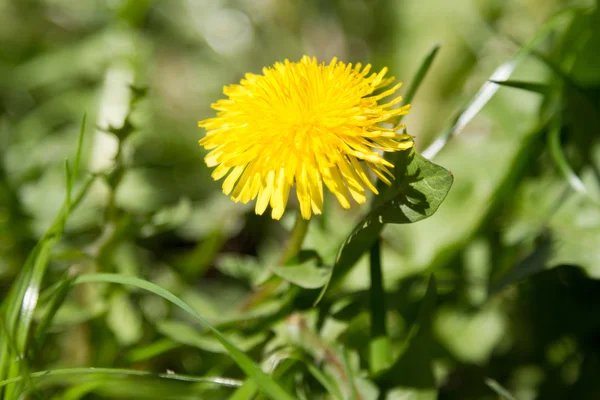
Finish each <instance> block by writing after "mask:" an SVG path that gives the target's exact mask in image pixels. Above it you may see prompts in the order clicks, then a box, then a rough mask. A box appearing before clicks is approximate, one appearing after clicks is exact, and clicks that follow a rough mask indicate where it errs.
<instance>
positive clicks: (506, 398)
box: [484, 378, 517, 400]
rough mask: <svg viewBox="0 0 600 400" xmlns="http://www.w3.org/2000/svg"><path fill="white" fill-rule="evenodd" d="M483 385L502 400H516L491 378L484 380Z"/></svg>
mask: <svg viewBox="0 0 600 400" xmlns="http://www.w3.org/2000/svg"><path fill="white" fill-rule="evenodd" d="M484 382H485V384H486V385H487V386H488V387H489V388H490V389H492V390H493V391H494V392H496V394H497V395H498V396H500V397H501V398H502V399H504V400H517V399H516V398H515V397H514V396H513V395H512V394H510V392H509V391H508V390H506V389H505V388H504V387H503V386H502V385H500V384H499V383H498V382H496V381H495V380H493V379H491V378H486V379H485V380H484Z"/></svg>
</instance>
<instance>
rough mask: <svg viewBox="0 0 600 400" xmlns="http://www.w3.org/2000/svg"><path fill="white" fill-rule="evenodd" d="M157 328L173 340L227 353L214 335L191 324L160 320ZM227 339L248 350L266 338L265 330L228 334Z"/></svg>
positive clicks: (241, 348)
mask: <svg viewBox="0 0 600 400" xmlns="http://www.w3.org/2000/svg"><path fill="white" fill-rule="evenodd" d="M157 330H158V331H159V332H160V333H162V334H163V335H165V336H168V337H169V338H170V339H172V340H174V341H175V342H178V343H182V344H186V345H188V346H193V347H197V348H199V349H202V350H205V351H210V352H213V353H227V349H225V348H223V345H222V344H221V343H220V342H219V340H218V339H216V338H215V337H214V336H209V335H207V334H201V333H199V332H198V330H197V329H194V328H193V327H192V326H190V325H188V324H185V323H183V322H178V321H169V320H167V321H162V322H160V323H159V324H158V325H157ZM227 338H228V339H229V341H231V343H233V344H234V345H236V346H237V347H238V348H239V349H240V350H242V351H249V350H251V349H253V348H254V347H256V346H257V345H258V344H260V343H262V342H264V340H265V339H266V338H267V332H266V331H263V332H259V333H257V334H255V335H252V336H241V335H240V334H229V335H228V337H227Z"/></svg>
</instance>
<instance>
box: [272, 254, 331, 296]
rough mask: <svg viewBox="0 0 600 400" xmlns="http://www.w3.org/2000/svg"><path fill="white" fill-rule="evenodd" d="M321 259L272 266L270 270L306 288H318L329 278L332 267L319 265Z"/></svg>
mask: <svg viewBox="0 0 600 400" xmlns="http://www.w3.org/2000/svg"><path fill="white" fill-rule="evenodd" d="M318 263H319V261H318V260H317V259H315V258H312V259H310V260H308V261H305V262H303V263H301V264H298V265H285V266H282V267H281V266H280V267H271V268H270V270H271V272H273V273H274V274H275V275H277V276H279V277H280V278H283V279H285V280H286V281H288V282H291V283H293V284H294V285H298V286H300V287H302V288H304V289H318V288H320V287H323V286H324V285H325V284H326V283H327V281H328V280H329V276H330V275H331V269H329V268H324V267H319V266H318Z"/></svg>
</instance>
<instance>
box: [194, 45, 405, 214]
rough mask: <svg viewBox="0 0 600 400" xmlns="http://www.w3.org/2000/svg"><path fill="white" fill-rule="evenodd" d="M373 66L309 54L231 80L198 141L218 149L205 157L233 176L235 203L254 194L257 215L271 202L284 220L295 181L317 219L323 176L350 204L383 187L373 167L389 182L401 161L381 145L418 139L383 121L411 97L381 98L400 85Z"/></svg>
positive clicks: (305, 207) (229, 188)
mask: <svg viewBox="0 0 600 400" xmlns="http://www.w3.org/2000/svg"><path fill="white" fill-rule="evenodd" d="M370 70H371V65H366V66H364V67H363V66H362V65H361V64H356V65H354V66H353V65H352V64H345V63H343V62H338V61H337V59H335V58H334V59H333V60H332V61H331V62H330V63H329V64H324V63H318V62H317V60H316V59H315V58H314V57H308V56H304V57H303V58H302V59H301V60H300V61H299V62H290V61H288V60H285V61H284V62H283V63H279V62H278V63H276V64H275V65H274V66H273V67H267V68H264V69H263V74H262V75H255V74H251V73H248V74H246V75H245V77H244V79H242V80H241V82H240V83H239V84H234V85H229V86H226V87H225V88H224V89H223V93H224V94H225V95H226V96H227V97H228V98H227V99H222V100H219V101H217V102H216V103H214V104H213V105H212V108H213V109H215V110H217V111H218V113H217V116H216V117H215V118H210V119H206V120H203V121H200V122H199V123H198V125H199V126H200V127H202V128H204V129H206V130H207V133H206V136H205V137H204V138H203V139H201V140H200V142H199V143H200V145H201V146H204V147H205V148H206V149H208V150H210V152H209V153H208V154H207V156H206V158H205V161H206V164H207V165H208V166H209V167H216V168H215V169H214V171H213V173H212V177H213V178H214V179H215V180H219V179H221V178H223V177H225V176H227V177H226V178H225V180H224V182H223V192H224V193H225V194H227V195H231V198H232V199H233V200H234V201H236V202H238V201H241V202H243V203H247V202H249V201H250V200H254V199H256V206H255V211H256V213H257V214H263V213H264V212H265V210H266V209H267V207H268V206H269V205H270V206H271V209H272V212H271V216H272V218H274V219H279V218H281V216H282V215H283V213H284V211H285V208H286V205H287V202H288V196H289V193H290V190H291V188H292V187H294V186H295V189H296V196H297V198H298V204H299V207H300V212H301V214H302V217H303V218H304V219H309V218H310V216H311V215H312V214H320V213H321V211H322V210H323V184H324V185H325V186H326V187H327V188H328V189H329V190H330V191H331V192H332V193H333V194H334V195H335V197H336V198H337V200H338V201H339V203H340V204H341V205H342V207H344V208H349V207H350V203H351V199H354V200H355V201H356V202H357V203H359V204H361V203H365V202H366V192H365V187H366V188H368V189H370V190H371V191H373V192H374V193H375V194H377V189H376V188H375V186H374V185H373V184H372V183H371V181H370V179H369V176H368V175H367V172H366V171H365V169H369V170H371V171H373V172H374V173H375V175H377V176H378V177H379V179H381V180H382V181H384V182H385V183H387V184H388V185H389V184H390V178H392V177H393V175H392V173H391V172H390V170H389V168H393V165H392V164H390V163H389V162H388V161H386V160H385V159H384V158H383V157H382V155H381V154H380V152H379V151H378V150H382V151H386V152H391V151H398V150H405V149H408V148H410V147H411V146H412V145H413V141H412V137H411V136H409V135H407V134H401V133H398V131H399V130H400V129H401V128H403V126H400V125H399V126H391V127H387V128H385V127H382V126H381V124H382V123H384V122H388V121H390V120H391V119H392V118H394V117H396V116H399V115H403V114H406V113H407V112H408V109H409V107H410V106H409V105H405V106H402V107H400V106H396V105H397V104H398V103H400V102H401V101H402V98H401V97H399V96H398V97H395V98H393V99H392V100H391V101H387V102H385V103H383V102H382V100H383V99H385V98H388V97H389V96H391V95H393V94H394V93H395V92H396V91H397V90H398V88H400V85H401V84H396V85H395V86H392V87H389V86H390V84H391V83H392V82H393V80H394V78H393V77H391V78H385V75H386V73H387V68H384V69H383V70H381V72H379V73H371V74H369V72H370ZM386 88H387V89H386ZM380 103H381V104H380ZM365 167H366V168H365Z"/></svg>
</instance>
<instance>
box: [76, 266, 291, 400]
mask: <svg viewBox="0 0 600 400" xmlns="http://www.w3.org/2000/svg"><path fill="white" fill-rule="evenodd" d="M92 282H94V283H101V282H104V283H117V284H121V285H128V286H133V287H137V288H139V289H143V290H146V291H148V292H150V293H153V294H155V295H157V296H160V297H162V298H164V299H166V300H168V301H170V302H171V303H173V304H174V305H176V306H178V307H179V308H181V309H182V310H183V311H185V312H187V313H188V314H189V315H191V316H192V317H194V318H195V319H197V320H198V321H200V322H201V323H202V324H203V325H205V326H206V327H207V328H208V329H209V330H210V331H212V332H213V333H214V334H215V336H216V338H217V339H218V340H219V342H221V344H222V345H223V347H225V348H226V349H227V351H228V353H229V354H230V356H231V358H232V359H233V360H234V361H235V362H236V363H237V364H238V366H239V367H240V368H241V369H242V371H244V372H245V373H246V375H248V376H249V377H250V378H251V379H252V380H253V381H254V382H255V383H256V384H257V386H258V387H259V388H260V389H261V390H262V391H264V392H265V393H266V394H267V395H269V396H270V397H271V398H272V399H276V400H279V399H282V400H293V399H294V398H293V397H292V396H291V395H290V394H289V393H287V392H286V391H285V390H284V389H283V388H282V387H281V386H280V385H279V384H278V383H277V382H275V381H274V380H273V379H271V378H270V377H269V376H268V375H267V374H265V373H264V372H263V371H262V370H261V369H260V368H259V367H258V366H256V364H255V363H254V362H253V361H252V359H251V358H250V357H248V356H247V355H246V354H245V353H244V352H242V351H241V350H240V349H239V348H238V347H237V346H235V345H234V344H233V343H231V341H229V339H227V338H226V337H225V336H224V335H223V334H222V333H221V332H220V331H219V330H218V329H216V328H215V327H214V326H212V325H211V324H209V323H208V321H207V320H206V319H204V318H203V317H202V316H201V315H200V314H198V313H197V312H196V311H195V310H194V309H193V308H192V307H190V306H189V305H188V304H186V303H185V302H183V301H182V300H181V299H180V298H179V297H177V296H175V295H174V294H173V293H171V292H169V291H168V290H166V289H163V288H161V287H160V286H158V285H155V284H154V283H152V282H148V281H146V280H143V279H139V278H135V277H131V276H123V275H117V274H87V275H82V276H79V277H78V278H77V279H76V280H75V282H74V284H80V283H92Z"/></svg>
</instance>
